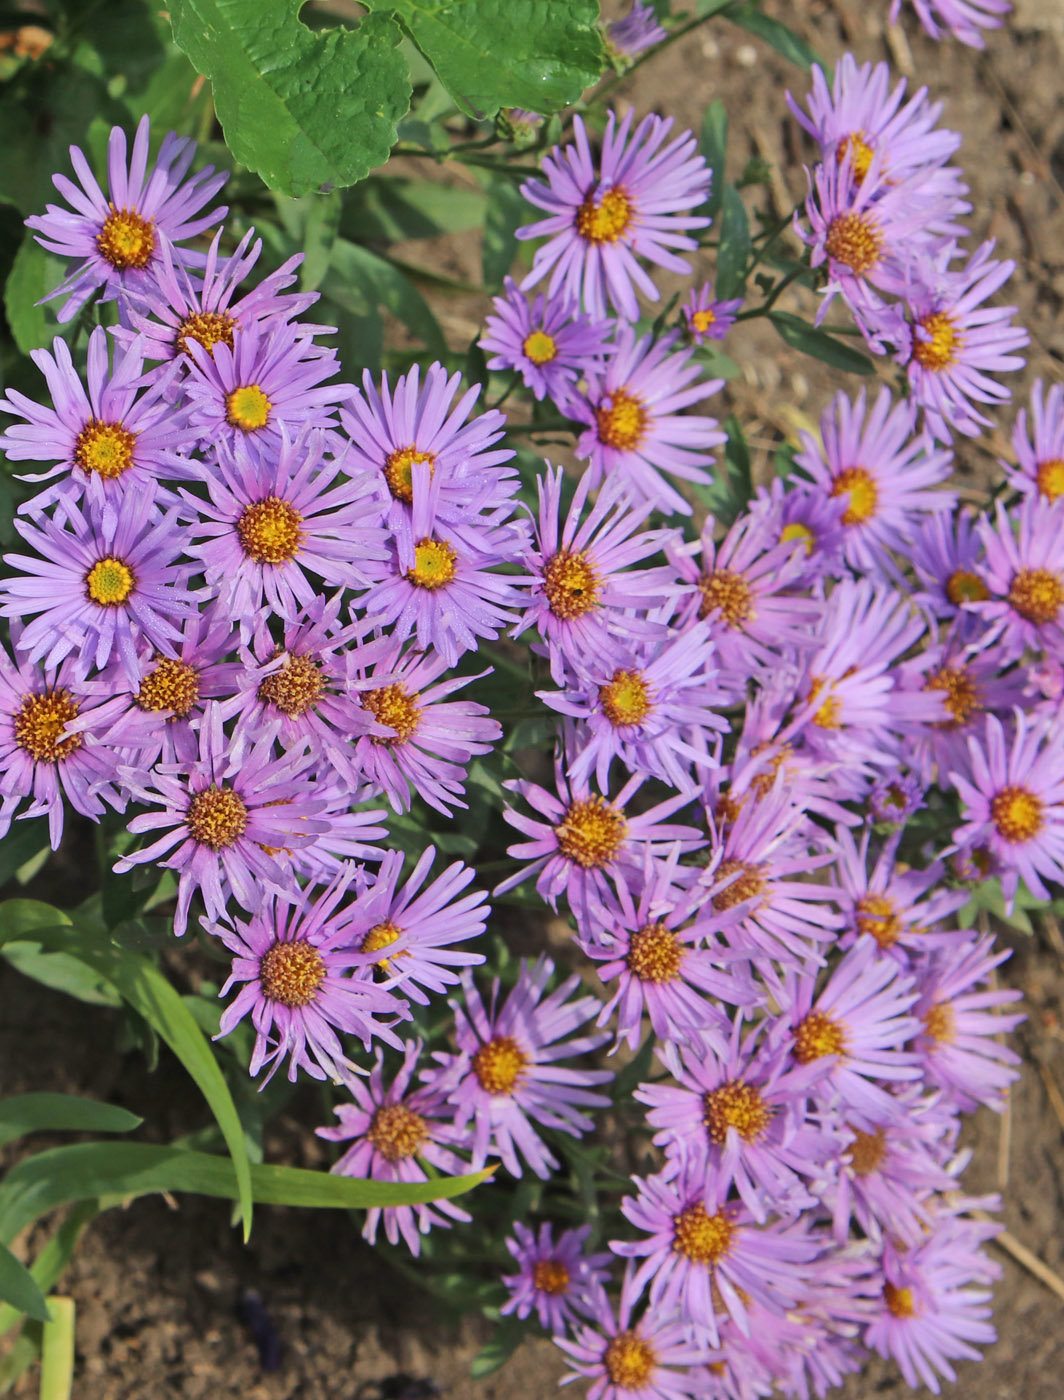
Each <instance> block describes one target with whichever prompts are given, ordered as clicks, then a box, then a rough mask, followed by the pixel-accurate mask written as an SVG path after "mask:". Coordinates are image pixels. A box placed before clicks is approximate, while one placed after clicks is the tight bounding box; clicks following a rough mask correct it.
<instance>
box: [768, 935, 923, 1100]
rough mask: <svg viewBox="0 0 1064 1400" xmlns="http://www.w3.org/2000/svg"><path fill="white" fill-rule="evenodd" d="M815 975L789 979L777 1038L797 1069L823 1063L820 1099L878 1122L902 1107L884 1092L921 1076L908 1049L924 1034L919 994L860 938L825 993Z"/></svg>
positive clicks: (779, 994)
mask: <svg viewBox="0 0 1064 1400" xmlns="http://www.w3.org/2000/svg"><path fill="white" fill-rule="evenodd" d="M816 981H817V979H816V977H815V975H809V974H801V975H798V976H795V975H794V974H788V975H787V976H786V978H785V980H784V981H783V982H781V983H779V984H778V987H777V989H776V991H775V998H776V1001H777V1003H778V1004H779V1006H780V1019H779V1020H778V1021H776V1022H774V1023H773V1026H772V1031H771V1036H772V1039H773V1040H774V1041H776V1042H778V1043H785V1044H787V1045H789V1047H790V1051H791V1054H792V1055H793V1057H794V1060H795V1062H796V1063H797V1064H800V1065H812V1064H820V1066H821V1067H822V1069H823V1071H824V1077H823V1079H822V1080H821V1081H820V1082H819V1083H818V1084H816V1085H815V1088H814V1092H815V1094H816V1097H817V1099H818V1100H819V1101H822V1102H824V1103H826V1104H827V1105H828V1106H831V1105H835V1104H837V1105H838V1106H839V1107H840V1108H842V1109H843V1110H844V1111H846V1112H849V1113H853V1114H856V1115H857V1116H858V1117H859V1118H860V1119H864V1120H865V1121H871V1122H872V1123H877V1122H883V1121H889V1120H890V1119H891V1118H892V1117H893V1116H894V1115H895V1114H897V1113H899V1112H900V1110H899V1108H898V1107H897V1104H896V1102H895V1100H894V1099H893V1098H892V1097H891V1095H890V1094H889V1093H887V1091H886V1089H885V1088H884V1087H883V1084H884V1083H888V1084H895V1083H898V1082H904V1081H905V1080H910V1079H919V1078H920V1075H921V1070H920V1066H919V1063H918V1057H917V1056H916V1055H915V1054H913V1053H911V1052H909V1051H907V1050H904V1049H902V1048H901V1047H903V1046H904V1045H906V1044H907V1042H908V1041H910V1040H911V1039H912V1037H913V1035H914V1034H915V1033H916V1032H917V1031H918V1029H919V1025H920V1023H919V1021H917V1020H916V1018H915V1017H914V1016H913V1015H911V1014H910V1012H911V1008H912V1006H913V1004H914V1002H915V1001H916V998H917V993H916V992H915V991H914V990H913V980H912V978H911V977H910V976H909V975H907V974H905V973H903V972H902V970H901V968H900V967H899V965H898V963H896V962H895V961H894V960H893V959H892V958H882V957H879V955H878V949H877V947H876V942H875V939H873V938H871V937H866V938H861V939H859V940H858V942H857V943H856V944H855V945H854V947H852V948H851V949H850V951H849V952H848V953H847V954H846V955H845V956H844V957H843V959H842V961H841V962H840V963H838V964H837V965H836V967H835V968H834V969H833V971H832V972H831V974H830V976H829V977H828V980H827V982H826V984H825V985H824V987H823V989H822V990H821V991H820V993H819V995H818V994H817V991H816Z"/></svg>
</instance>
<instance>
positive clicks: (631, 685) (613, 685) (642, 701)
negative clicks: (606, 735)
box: [599, 670, 653, 729]
mask: <svg viewBox="0 0 1064 1400" xmlns="http://www.w3.org/2000/svg"><path fill="white" fill-rule="evenodd" d="M599 704H600V705H601V706H602V713H603V714H604V715H605V716H606V718H607V719H608V720H609V722H610V723H611V724H612V725H613V726H614V728H615V729H619V728H622V727H623V726H624V725H626V724H641V723H642V722H643V720H645V719H646V717H647V715H648V714H649V713H650V711H651V710H652V709H653V705H652V704H651V700H650V687H649V686H648V685H647V683H646V680H645V678H644V677H643V674H642V672H640V671H622V670H617V671H614V673H613V676H612V677H611V679H610V680H609V681H608V682H607V683H606V685H603V686H600V687H599Z"/></svg>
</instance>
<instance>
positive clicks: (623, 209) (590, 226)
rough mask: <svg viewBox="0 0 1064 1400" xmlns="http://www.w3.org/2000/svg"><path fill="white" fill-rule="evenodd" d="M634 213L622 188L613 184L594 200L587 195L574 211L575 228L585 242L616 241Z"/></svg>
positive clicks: (626, 227)
mask: <svg viewBox="0 0 1064 1400" xmlns="http://www.w3.org/2000/svg"><path fill="white" fill-rule="evenodd" d="M634 213H635V211H634V209H633V208H632V201H631V200H630V199H629V197H628V195H627V193H626V192H625V190H623V189H622V188H621V186H620V185H614V186H612V187H611V188H610V189H608V190H604V191H603V192H602V193H601V195H600V196H599V197H598V198H597V199H596V197H595V195H594V194H589V195H588V196H587V198H586V199H585V200H584V202H583V204H581V206H580V208H579V209H578V210H577V211H576V220H575V227H576V231H577V233H578V234H579V235H580V237H581V238H583V239H586V240H587V242H588V243H596V244H600V243H616V242H617V240H618V238H620V237H621V235H622V234H624V233H626V232H627V230H628V229H629V228H630V226H631V224H632V219H633V216H634Z"/></svg>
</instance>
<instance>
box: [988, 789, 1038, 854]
mask: <svg viewBox="0 0 1064 1400" xmlns="http://www.w3.org/2000/svg"><path fill="white" fill-rule="evenodd" d="M990 817H991V820H992V821H993V823H994V825H995V826H996V827H997V829H998V832H999V833H1000V834H1001V835H1002V836H1003V837H1004V838H1005V840H1006V841H1012V842H1019V841H1030V840H1031V838H1032V837H1034V836H1037V835H1038V833H1039V832H1040V831H1041V830H1042V827H1043V826H1044V825H1045V808H1044V806H1043V804H1042V799H1041V798H1040V797H1038V796H1037V795H1036V794H1035V793H1033V792H1029V791H1028V789H1027V788H1023V787H1004V788H1002V789H1001V791H1000V792H998V793H995V794H994V798H993V800H992V802H991V803H990Z"/></svg>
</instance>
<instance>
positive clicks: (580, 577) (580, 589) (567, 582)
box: [543, 550, 599, 622]
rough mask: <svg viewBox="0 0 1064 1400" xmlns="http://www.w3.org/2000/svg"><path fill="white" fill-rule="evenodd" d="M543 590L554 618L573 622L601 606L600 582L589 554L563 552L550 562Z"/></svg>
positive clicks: (545, 572)
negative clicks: (599, 602)
mask: <svg viewBox="0 0 1064 1400" xmlns="http://www.w3.org/2000/svg"><path fill="white" fill-rule="evenodd" d="M543 591H544V593H546V595H547V603H548V606H549V607H550V610H551V612H552V613H553V614H554V616H555V617H560V618H561V619H562V620H563V621H564V622H571V621H572V619H573V618H574V617H583V616H584V614H585V613H588V612H590V611H591V609H592V608H594V607H597V606H598V593H599V583H598V577H597V575H596V573H595V570H594V569H593V568H592V566H591V562H590V560H589V559H588V557H587V555H586V554H570V553H569V552H568V550H562V551H561V552H560V553H558V554H555V555H554V556H553V557H552V558H550V559H548V560H547V563H546V566H545V567H544V570H543Z"/></svg>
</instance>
